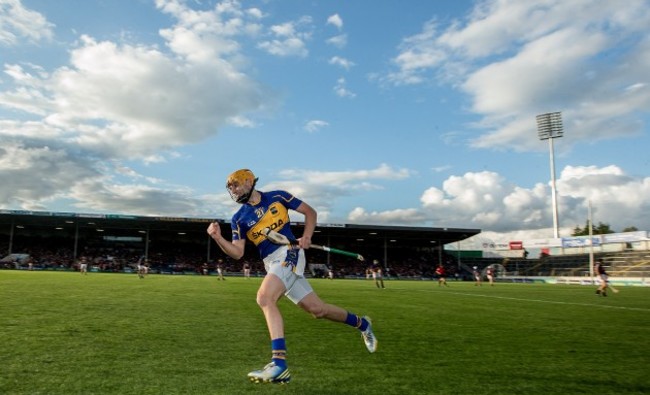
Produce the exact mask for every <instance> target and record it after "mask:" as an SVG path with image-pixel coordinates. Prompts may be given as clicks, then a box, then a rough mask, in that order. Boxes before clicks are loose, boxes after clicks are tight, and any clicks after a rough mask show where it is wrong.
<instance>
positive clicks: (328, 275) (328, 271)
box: [327, 267, 334, 280]
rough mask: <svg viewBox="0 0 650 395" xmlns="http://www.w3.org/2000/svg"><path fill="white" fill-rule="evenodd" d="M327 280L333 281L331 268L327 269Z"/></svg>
mask: <svg viewBox="0 0 650 395" xmlns="http://www.w3.org/2000/svg"><path fill="white" fill-rule="evenodd" d="M327 278H329V279H330V280H334V269H332V268H331V267H330V268H328V269H327Z"/></svg>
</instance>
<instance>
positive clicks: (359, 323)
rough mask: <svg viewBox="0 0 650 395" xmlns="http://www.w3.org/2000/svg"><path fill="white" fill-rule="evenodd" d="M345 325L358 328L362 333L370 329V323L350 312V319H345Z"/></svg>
mask: <svg viewBox="0 0 650 395" xmlns="http://www.w3.org/2000/svg"><path fill="white" fill-rule="evenodd" d="M345 323H346V324H348V325H350V326H353V327H355V328H357V329H358V330H360V331H362V332H363V331H365V330H366V329H367V328H368V321H367V320H366V319H365V318H363V317H359V316H358V315H356V314H352V313H350V312H348V317H347V318H346V319H345Z"/></svg>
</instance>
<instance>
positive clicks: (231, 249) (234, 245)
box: [207, 222, 246, 259]
mask: <svg viewBox="0 0 650 395" xmlns="http://www.w3.org/2000/svg"><path fill="white" fill-rule="evenodd" d="M207 232H208V234H209V235H210V237H212V240H214V241H215V242H216V243H217V245H218V246H219V248H221V250H222V251H223V252H224V253H226V255H228V256H230V257H231V258H233V259H241V257H243V256H244V248H245V247H246V240H235V241H230V240H226V238H225V237H223V235H222V234H221V228H220V227H219V224H218V223H217V222H213V223H211V224H210V226H208V230H207Z"/></svg>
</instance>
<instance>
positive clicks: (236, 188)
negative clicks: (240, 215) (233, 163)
mask: <svg viewBox="0 0 650 395" xmlns="http://www.w3.org/2000/svg"><path fill="white" fill-rule="evenodd" d="M246 183H250V188H249V189H248V190H243V189H242V188H245V187H246ZM255 184H257V178H255V174H253V172H252V171H250V170H248V169H240V170H237V171H235V172H233V173H232V174H230V175H229V176H228V179H227V180H226V189H227V190H228V193H229V194H230V197H231V198H232V200H234V201H235V202H237V203H239V204H245V203H247V202H248V200H249V199H250V198H251V195H252V194H253V190H254V189H255Z"/></svg>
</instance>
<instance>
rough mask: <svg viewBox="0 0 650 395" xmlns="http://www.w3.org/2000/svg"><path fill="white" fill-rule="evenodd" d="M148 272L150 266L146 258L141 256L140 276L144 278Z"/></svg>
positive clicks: (139, 263)
mask: <svg viewBox="0 0 650 395" xmlns="http://www.w3.org/2000/svg"><path fill="white" fill-rule="evenodd" d="M148 272H149V268H148V267H147V262H146V259H145V258H144V257H140V259H139V260H138V278H141V279H142V278H144V277H145V276H146V275H147V273H148Z"/></svg>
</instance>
